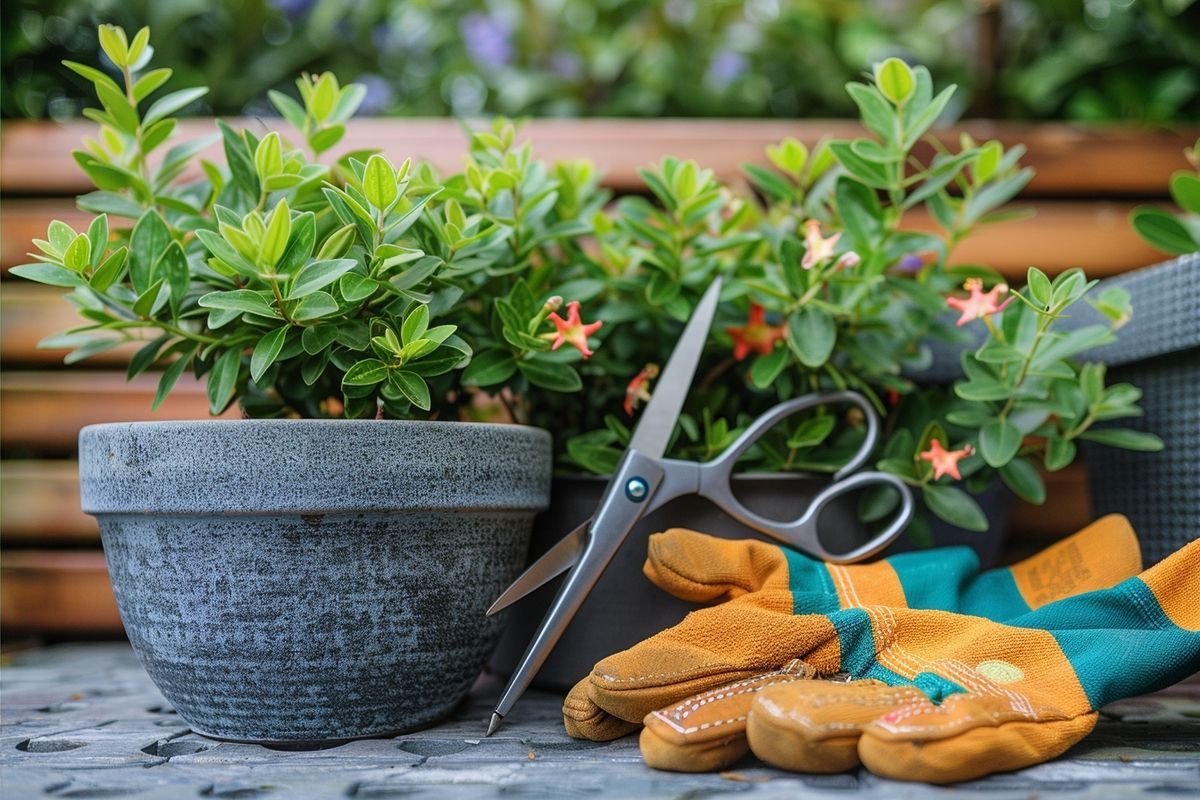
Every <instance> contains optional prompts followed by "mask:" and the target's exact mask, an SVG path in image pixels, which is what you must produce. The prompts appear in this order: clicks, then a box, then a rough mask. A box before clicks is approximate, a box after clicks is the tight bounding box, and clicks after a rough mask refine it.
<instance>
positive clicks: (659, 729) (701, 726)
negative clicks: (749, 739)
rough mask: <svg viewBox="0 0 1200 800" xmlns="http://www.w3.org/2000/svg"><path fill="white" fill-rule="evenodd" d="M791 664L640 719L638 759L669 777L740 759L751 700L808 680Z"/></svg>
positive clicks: (806, 671) (803, 669)
mask: <svg viewBox="0 0 1200 800" xmlns="http://www.w3.org/2000/svg"><path fill="white" fill-rule="evenodd" d="M812 675H813V671H812V669H811V668H810V667H809V666H808V665H807V664H805V663H804V662H803V661H800V660H798V659H797V660H795V661H792V662H791V663H789V664H788V665H786V666H785V667H784V668H783V669H781V670H776V671H773V672H768V673H764V674H762V675H756V676H754V677H753V678H748V679H747V680H744V681H738V682H736V683H731V684H728V685H726V686H721V687H719V688H717V689H712V690H710V691H707V692H702V693H700V694H698V695H694V696H692V697H689V698H688V699H686V700H684V701H683V702H681V703H679V704H677V705H675V706H671V707H668V708H663V709H659V710H658V711H653V712H651V713H650V714H647V715H646V719H645V725H646V727H645V728H644V729H643V730H642V736H641V748H642V757H643V758H644V759H645V761H646V764H647V765H648V766H651V767H654V768H655V769H664V770H671V771H673V772H711V771H714V770H718V769H724V768H725V767H728V766H729V765H731V764H733V763H734V762H735V761H737V760H738V759H739V758H741V757H742V756H744V755H745V754H746V751H747V750H748V749H749V745H747V743H746V716H747V714H749V712H750V704H751V702H752V701H753V700H754V696H755V695H756V694H757V693H758V692H760V691H762V690H763V689H765V688H767V687H769V686H777V685H780V684H784V683H791V682H793V681H798V680H805V679H807V678H810V677H812Z"/></svg>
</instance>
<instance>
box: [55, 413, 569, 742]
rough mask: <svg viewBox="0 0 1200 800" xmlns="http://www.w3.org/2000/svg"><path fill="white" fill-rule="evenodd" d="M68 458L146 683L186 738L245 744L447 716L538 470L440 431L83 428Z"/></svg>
mask: <svg viewBox="0 0 1200 800" xmlns="http://www.w3.org/2000/svg"><path fill="white" fill-rule="evenodd" d="M79 456H80V465H79V467H80V481H81V484H82V496H83V510H84V511H86V512H87V513H89V514H93V515H94V516H95V517H96V518H97V519H98V520H99V522H100V530H101V535H102V537H103V541H104V552H105V556H106V558H107V560H108V569H109V574H110V575H111V577H112V582H113V589H114V591H115V593H116V597H117V604H118V606H119V607H120V611H121V618H122V620H123V621H124V624H125V630H126V632H127V633H128V634H129V639H130V641H131V642H132V644H133V647H134V649H135V651H136V652H137V654H138V657H139V658H140V659H141V661H142V663H143V664H144V665H145V667H146V670H147V672H149V673H150V677H151V678H153V680H154V683H155V684H156V685H157V686H158V688H159V689H160V690H161V691H162V693H163V694H164V695H165V696H166V698H167V699H168V700H169V701H170V702H171V703H172V704H173V705H174V706H175V708H176V709H177V710H178V712H179V714H180V715H181V716H182V717H183V718H184V719H185V720H187V722H188V723H189V724H190V725H192V726H193V728H194V729H195V730H196V731H197V732H198V733H202V734H205V735H207V736H212V737H215V738H220V739H233V740H239V741H255V742H319V741H330V740H341V739H349V738H354V737H362V736H380V735H385V734H391V733H396V732H401V731H405V730H409V729H413V728H418V727H421V726H424V725H428V724H429V723H431V722H433V721H435V720H437V719H438V718H440V717H442V716H444V715H446V714H447V713H449V712H450V711H451V710H452V709H453V707H454V705H455V704H456V703H457V702H458V701H459V700H460V699H462V697H463V695H464V694H465V693H466V691H467V690H468V689H469V688H470V686H471V683H472V682H473V681H474V680H475V678H476V677H477V675H478V673H479V672H480V670H481V668H482V667H483V665H484V663H485V661H486V660H487V658H488V656H489V654H490V653H491V650H492V648H493V646H494V645H495V643H496V640H497V637H498V636H499V633H500V628H499V621H498V620H497V619H495V618H488V617H485V616H484V613H483V612H484V610H485V609H486V608H487V607H488V604H489V603H491V601H492V599H493V598H494V597H495V596H496V595H497V594H499V592H500V591H501V590H502V589H503V588H504V587H505V586H507V585H508V583H509V582H510V581H511V580H512V579H513V578H515V577H516V575H517V574H518V573H519V571H520V568H521V566H522V564H523V563H524V561H525V556H526V552H527V550H528V545H529V536H530V529H531V525H532V523H533V518H534V515H535V514H536V512H537V511H539V510H541V509H544V508H545V507H546V505H547V503H548V501H549V489H550V471H551V453H550V436H549V434H547V433H546V432H545V431H542V430H538V429H535V428H525V427H520V426H514V425H475V424H459V423H448V422H387V421H336V420H295V421H293V420H245V421H233V422H215V421H214V422H143V423H131V424H113V425H93V426H91V427H88V428H85V429H84V430H83V432H82V433H81V434H80V437H79Z"/></svg>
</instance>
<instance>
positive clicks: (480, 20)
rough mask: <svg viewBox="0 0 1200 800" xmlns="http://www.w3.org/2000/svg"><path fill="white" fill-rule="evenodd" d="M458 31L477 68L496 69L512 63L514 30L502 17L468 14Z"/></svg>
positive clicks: (459, 25) (460, 21)
mask: <svg viewBox="0 0 1200 800" xmlns="http://www.w3.org/2000/svg"><path fill="white" fill-rule="evenodd" d="M458 30H459V33H461V34H462V39H463V44H465V45H466V47H467V54H468V55H469V56H470V57H471V60H472V61H474V62H475V64H476V66H478V67H480V68H483V69H495V68H496V67H503V66H505V65H507V64H510V63H512V59H513V46H512V42H511V41H510V40H509V37H510V36H511V35H512V28H510V27H509V25H508V23H507V22H505V21H504V20H503V19H501V18H500V17H495V16H491V15H489V14H480V13H473V14H467V15H465V16H464V17H463V18H462V19H461V20H459V23H458Z"/></svg>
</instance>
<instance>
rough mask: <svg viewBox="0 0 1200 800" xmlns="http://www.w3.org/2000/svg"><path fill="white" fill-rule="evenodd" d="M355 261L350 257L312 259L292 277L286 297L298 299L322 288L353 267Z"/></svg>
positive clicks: (355, 263)
mask: <svg viewBox="0 0 1200 800" xmlns="http://www.w3.org/2000/svg"><path fill="white" fill-rule="evenodd" d="M357 263H358V262H356V261H355V260H354V259H352V258H338V259H334V260H332V261H313V262H310V263H308V264H305V265H304V266H303V267H301V268H300V271H299V272H297V273H296V276H295V277H294V278H293V279H292V285H291V288H290V289H289V290H288V293H287V299H288V300H298V299H300V298H301V297H305V296H307V295H310V294H312V293H313V292H315V291H317V290H318V289H324V288H325V287H326V286H328V285H329V284H331V283H333V282H334V281H336V280H337V279H338V278H340V277H342V276H343V275H345V274H346V273H348V272H349V271H350V270H352V269H354V267H355V266H356V265H357ZM347 299H349V298H347Z"/></svg>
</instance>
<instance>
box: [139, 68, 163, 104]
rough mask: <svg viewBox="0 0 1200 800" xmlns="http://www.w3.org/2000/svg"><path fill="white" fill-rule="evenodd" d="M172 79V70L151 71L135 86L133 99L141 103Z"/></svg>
mask: <svg viewBox="0 0 1200 800" xmlns="http://www.w3.org/2000/svg"><path fill="white" fill-rule="evenodd" d="M170 77H171V70H169V69H166V68H163V69H154V70H150V71H149V72H147V73H146V74H145V75H143V76H142V77H140V78H138V80H137V83H135V84H134V85H133V99H134V100H136V101H137V102H139V103H140V102H141V101H143V100H145V99H146V98H147V97H149V96H150V95H151V94H152V93H153V92H154V90H155V89H157V88H159V87H160V86H162V85H163V84H164V83H166V82H167V81H168V80H169V79H170Z"/></svg>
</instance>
